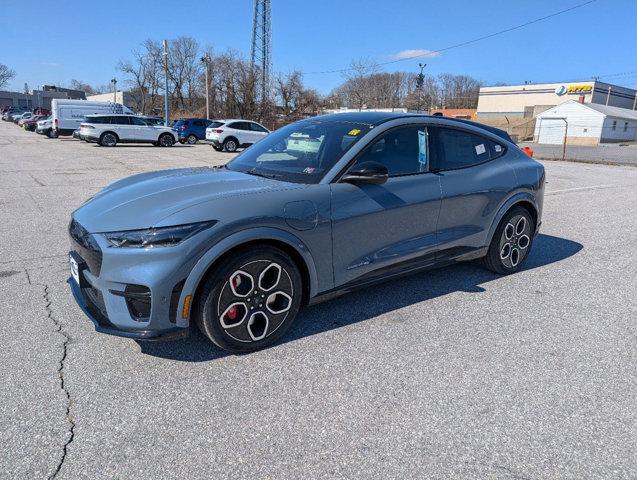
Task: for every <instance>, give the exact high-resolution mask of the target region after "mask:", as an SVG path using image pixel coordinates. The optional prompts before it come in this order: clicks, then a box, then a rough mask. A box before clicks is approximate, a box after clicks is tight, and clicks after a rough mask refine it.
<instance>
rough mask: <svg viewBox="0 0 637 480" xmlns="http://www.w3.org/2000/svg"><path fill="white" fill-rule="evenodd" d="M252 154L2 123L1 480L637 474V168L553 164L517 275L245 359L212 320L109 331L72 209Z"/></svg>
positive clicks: (402, 305)
mask: <svg viewBox="0 0 637 480" xmlns="http://www.w3.org/2000/svg"><path fill="white" fill-rule="evenodd" d="M231 157H232V155H230V154H227V153H219V152H215V151H214V150H213V149H212V148H210V147H209V146H207V145H202V144H198V145H194V146H184V145H177V146H175V147H172V148H158V147H152V146H135V145H122V146H118V147H115V148H102V147H99V146H97V145H95V144H86V143H84V142H80V141H78V140H73V139H70V138H68V139H48V138H44V137H42V136H38V135H36V134H34V133H27V132H24V131H22V130H20V129H18V128H17V127H16V126H15V125H13V124H9V123H6V122H2V123H0V206H1V208H0V232H1V233H0V238H1V239H2V241H1V242H0V305H1V306H2V308H1V309H0V318H1V321H0V343H1V344H2V349H0V381H1V382H2V385H3V393H2V402H0V429H1V430H2V431H3V432H4V434H3V435H2V443H1V445H0V471H1V472H2V474H1V476H3V477H6V478H45V477H48V478H50V477H56V478H69V479H71V478H92V479H96V478H133V477H135V478H215V479H221V478H291V479H298V478H307V479H318V478H364V479H368V478H406V477H414V478H440V479H442V478H479V479H484V478H503V479H507V478H511V479H513V478H515V479H532V478H533V479H535V478H551V479H553V478H572V479H581V478H605V479H611V478H617V479H619V478H635V477H636V476H637V457H636V455H635V452H637V418H636V409H635V405H636V404H637V386H636V382H635V380H636V377H635V372H636V371H637V344H636V342H635V323H636V322H635V321H636V319H637V301H636V299H635V297H636V294H637V281H636V279H637V256H636V255H635V254H634V244H635V242H637V222H636V221H635V218H636V215H637V208H636V205H637V168H634V167H629V166H607V165H593V164H582V163H562V162H554V161H553V162H547V163H546V164H545V165H546V169H547V181H548V184H547V193H546V198H545V209H544V218H543V227H542V231H541V234H540V236H539V237H538V238H537V240H536V242H535V244H534V246H533V251H532V253H531V256H530V258H529V259H528V262H527V264H526V267H525V268H524V270H523V271H521V272H520V273H518V274H515V275H512V276H508V277H498V276H496V275H494V274H492V273H490V272H487V271H486V270H483V269H481V268H480V267H479V266H477V265H474V264H466V265H462V266H455V267H451V268H447V269H441V270H436V271H432V272H427V273H423V274H418V275H415V276H412V277H408V278H405V279H402V280H397V281H393V282H387V283H385V284H384V285H382V286H378V287H374V288H369V289H367V290H364V291H360V292H357V293H354V294H351V295H349V296H345V297H341V298H339V299H336V300H333V301H331V302H328V303H323V304H320V305H316V306H313V307H310V308H307V309H306V310H305V311H304V312H303V313H302V314H301V316H300V318H299V320H298V323H297V324H296V325H295V327H293V329H292V331H291V333H290V334H289V335H288V336H287V337H286V338H285V339H284V341H283V342H281V343H280V344H278V345H276V346H274V347H272V348H269V349H267V350H264V351H260V352H257V353H254V354H250V355H243V356H235V355H228V354H226V353H224V352H223V351H221V350H219V349H217V348H216V347H214V346H212V345H211V344H209V343H208V342H207V341H206V340H205V339H204V338H203V337H202V336H201V335H200V334H199V333H198V332H193V335H191V337H190V338H188V339H186V340H180V341H174V342H157V343H136V342H134V341H131V340H127V339H122V338H116V337H111V336H106V335H102V334H97V333H95V331H94V329H93V325H92V323H91V322H90V321H89V320H88V319H87V318H86V317H85V316H84V314H83V313H82V312H81V311H80V309H79V308H78V307H77V306H76V304H75V302H74V301H73V299H72V297H71V294H70V292H69V289H68V286H67V284H66V280H67V278H68V276H69V273H68V262H67V252H68V241H67V232H66V229H67V225H68V221H69V218H70V214H71V212H72V211H73V210H74V209H75V208H76V207H77V206H79V205H80V204H81V203H82V202H83V201H84V200H86V199H87V198H88V197H90V196H91V195H93V194H94V193H95V192H96V191H97V190H98V189H100V188H101V187H103V186H105V185H106V184H108V183H109V182H112V181H114V180H116V179H119V178H122V177H124V176H127V175H131V174H134V173H139V172H143V171H149V170H157V169H165V168H176V167H183V166H206V165H215V164H220V163H224V162H226V161H228V160H229V159H230V158H231ZM379 228H382V226H379ZM352 241H355V239H352Z"/></svg>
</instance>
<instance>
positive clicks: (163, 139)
mask: <svg viewBox="0 0 637 480" xmlns="http://www.w3.org/2000/svg"><path fill="white" fill-rule="evenodd" d="M174 143H175V139H174V138H173V136H172V135H171V134H170V133H162V134H161V136H160V137H159V145H160V146H162V147H172V146H173V145H174Z"/></svg>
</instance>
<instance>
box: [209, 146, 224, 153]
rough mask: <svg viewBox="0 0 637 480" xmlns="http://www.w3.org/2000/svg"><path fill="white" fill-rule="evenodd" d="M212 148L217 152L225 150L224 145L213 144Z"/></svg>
mask: <svg viewBox="0 0 637 480" xmlns="http://www.w3.org/2000/svg"><path fill="white" fill-rule="evenodd" d="M211 146H212V148H214V149H215V150H216V151H217V152H223V147H215V146H214V145H211Z"/></svg>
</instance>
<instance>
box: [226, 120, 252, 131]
mask: <svg viewBox="0 0 637 480" xmlns="http://www.w3.org/2000/svg"><path fill="white" fill-rule="evenodd" d="M228 127H229V128H234V129H235V130H250V126H249V125H247V123H246V122H234V123H231V124H230V125H228Z"/></svg>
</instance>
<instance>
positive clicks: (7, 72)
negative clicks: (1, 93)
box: [0, 63, 15, 88]
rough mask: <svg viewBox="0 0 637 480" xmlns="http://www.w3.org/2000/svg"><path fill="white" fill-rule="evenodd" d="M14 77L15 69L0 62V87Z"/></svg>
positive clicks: (4, 85)
mask: <svg viewBox="0 0 637 480" xmlns="http://www.w3.org/2000/svg"><path fill="white" fill-rule="evenodd" d="M14 78H15V71H13V70H11V69H10V68H9V67H7V66H6V65H4V64H2V63H0V88H4V87H6V86H7V85H8V84H9V81H10V80H12V79H14Z"/></svg>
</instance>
